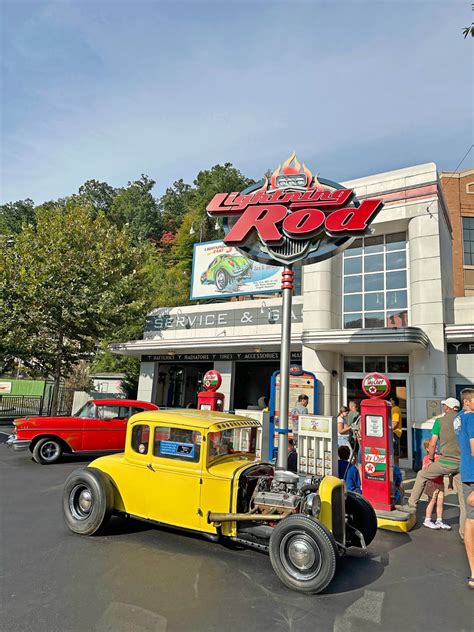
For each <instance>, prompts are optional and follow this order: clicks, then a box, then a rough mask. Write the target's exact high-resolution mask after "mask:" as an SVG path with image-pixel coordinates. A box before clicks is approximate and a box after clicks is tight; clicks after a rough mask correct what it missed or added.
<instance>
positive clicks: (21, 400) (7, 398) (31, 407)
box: [0, 395, 44, 419]
mask: <svg viewBox="0 0 474 632" xmlns="http://www.w3.org/2000/svg"><path fill="white" fill-rule="evenodd" d="M43 403H44V400H43V397H41V396H39V395H0V419H13V418H15V417H24V416H26V415H42V414H43Z"/></svg>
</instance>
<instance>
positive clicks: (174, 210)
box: [158, 179, 195, 234]
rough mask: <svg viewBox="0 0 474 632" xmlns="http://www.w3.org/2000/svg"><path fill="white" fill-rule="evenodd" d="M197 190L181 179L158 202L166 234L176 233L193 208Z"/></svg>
mask: <svg viewBox="0 0 474 632" xmlns="http://www.w3.org/2000/svg"><path fill="white" fill-rule="evenodd" d="M194 195H195V190H194V189H193V187H192V186H191V185H189V184H186V183H185V182H184V180H182V179H180V180H177V181H176V182H174V183H173V186H171V187H168V188H167V189H166V191H165V193H164V194H163V195H162V196H161V198H160V199H159V201H158V209H159V211H160V213H161V221H162V226H163V231H164V232H169V233H173V234H174V233H176V231H177V229H178V228H179V226H180V225H181V222H182V221H183V218H184V216H185V215H186V213H187V212H188V211H189V209H190V208H191V207H192V206H193V199H194Z"/></svg>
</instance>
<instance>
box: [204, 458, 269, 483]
mask: <svg viewBox="0 0 474 632" xmlns="http://www.w3.org/2000/svg"><path fill="white" fill-rule="evenodd" d="M255 463H257V461H256V460H255V459H253V460H250V459H249V458H247V457H245V456H242V457H236V456H233V457H231V458H230V457H224V458H223V459H219V460H218V461H217V463H214V464H213V465H211V466H210V467H208V468H207V471H208V472H209V474H211V475H212V476H216V477H218V478H227V479H229V480H231V479H233V478H234V477H235V475H236V474H239V475H240V473H241V472H243V471H244V470H245V469H247V468H248V467H250V466H252V465H255Z"/></svg>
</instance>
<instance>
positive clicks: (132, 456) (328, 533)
mask: <svg viewBox="0 0 474 632" xmlns="http://www.w3.org/2000/svg"><path fill="white" fill-rule="evenodd" d="M259 425H260V424H259V422H257V421H255V420H252V419H249V418H247V417H241V416H236V415H231V414H225V413H221V412H210V411H196V410H189V409H186V410H174V411H172V410H157V411H146V412H143V413H140V414H137V415H134V416H132V417H131V418H130V420H129V422H128V427H127V436H126V442H125V451H124V453H122V454H116V455H111V456H105V457H101V458H99V459H96V460H95V461H93V462H92V463H90V465H89V466H88V467H87V468H85V469H82V470H77V471H75V472H73V473H72V474H71V475H70V476H69V478H68V479H67V481H66V483H65V489H64V495H63V512H64V516H65V520H66V523H67V524H68V526H69V528H70V529H71V530H72V531H74V532H76V533H80V534H83V535H92V534H93V533H95V532H96V531H98V530H99V529H101V528H102V527H103V525H104V524H105V523H106V521H107V519H108V518H109V516H110V515H111V514H119V515H125V516H131V517H135V518H139V519H142V520H147V521H151V522H153V523H157V524H166V525H170V526H173V527H178V528H181V529H186V530H191V531H194V532H199V533H202V534H205V535H206V536H207V537H209V538H210V539H214V540H215V541H218V540H220V539H221V538H226V539H229V538H230V539H231V540H235V541H237V542H239V543H241V544H246V545H248V546H250V547H253V548H259V549H264V550H267V551H268V552H269V553H270V559H271V562H272V565H273V568H274V570H275V572H276V573H277V575H278V576H279V577H280V579H281V580H282V581H283V582H284V583H285V584H286V585H287V586H289V587H291V588H293V589H296V590H300V591H302V592H307V593H315V592H320V590H322V589H323V588H324V587H325V586H326V585H327V584H328V583H329V582H330V581H331V579H332V577H333V575H334V572H335V567H336V562H335V560H336V557H337V555H338V554H342V553H343V552H344V551H345V549H346V547H347V546H365V544H366V542H365V541H364V537H365V539H366V540H369V541H370V540H371V539H372V538H373V537H374V535H375V530H376V528H377V527H376V517H375V513H373V510H372V508H371V507H370V506H369V509H370V511H369V509H368V508H367V507H365V505H364V503H365V504H367V503H366V501H363V500H361V499H357V498H356V499H355V500H354V498H352V499H351V498H347V495H346V492H345V484H344V482H343V481H342V480H340V479H338V478H336V477H333V476H326V477H324V479H322V480H318V481H317V482H314V481H312V480H310V482H309V483H308V482H306V483H304V484H303V485H301V481H300V478H299V477H298V475H296V474H294V473H292V472H287V471H281V470H280V471H276V470H274V467H273V465H272V464H270V463H265V462H262V461H258V460H256V459H255V444H256V434H257V429H258V427H259ZM347 500H350V502H351V503H352V507H353V510H352V513H354V510H356V514H357V512H359V514H360V511H361V507H362V514H363V515H362V514H360V515H359V516H358V515H355V517H354V516H352V517H351V516H350V515H349V519H348V515H347V507H346V503H347ZM354 503H355V504H354ZM364 512H365V513H364ZM371 512H372V513H371ZM369 514H370V515H369ZM372 514H373V515H372ZM351 520H353V521H355V523H356V524H355V525H354V526H353V527H351V526H350V522H351ZM367 521H368V522H367ZM359 523H360V524H359ZM367 524H369V527H370V528H369V531H367V529H366V525H367ZM374 524H375V527H374V526H373V525H374ZM361 525H362V526H361ZM359 528H360V529H362V531H364V529H366V530H365V533H362V534H361V532H360V530H359ZM348 529H351V530H350V531H348ZM374 529H375V530H374ZM367 543H368V542H367ZM316 571H317V572H316Z"/></svg>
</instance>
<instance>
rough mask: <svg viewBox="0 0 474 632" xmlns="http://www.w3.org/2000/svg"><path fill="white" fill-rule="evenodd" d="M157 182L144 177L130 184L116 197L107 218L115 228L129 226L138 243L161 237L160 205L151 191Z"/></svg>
mask: <svg viewBox="0 0 474 632" xmlns="http://www.w3.org/2000/svg"><path fill="white" fill-rule="evenodd" d="M154 186H155V181H154V180H151V179H150V178H149V177H148V176H145V175H142V177H141V178H140V179H139V180H136V181H135V182H129V183H128V186H127V187H125V188H123V189H120V190H119V191H118V193H117V195H116V196H115V197H114V199H113V201H112V204H111V206H110V209H109V210H108V212H107V217H108V218H109V220H110V221H111V222H112V224H114V225H115V226H119V227H124V226H128V228H129V231H130V234H131V235H132V238H133V239H134V241H135V242H136V243H138V242H143V241H145V240H146V239H152V240H154V241H156V240H158V239H159V238H160V237H161V233H162V223H161V216H160V213H159V211H158V205H157V202H156V200H155V198H154V197H153V195H152V193H151V190H152V189H153V187H154Z"/></svg>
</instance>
